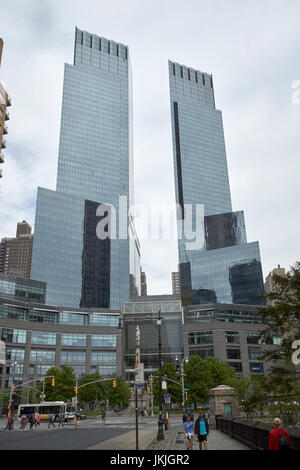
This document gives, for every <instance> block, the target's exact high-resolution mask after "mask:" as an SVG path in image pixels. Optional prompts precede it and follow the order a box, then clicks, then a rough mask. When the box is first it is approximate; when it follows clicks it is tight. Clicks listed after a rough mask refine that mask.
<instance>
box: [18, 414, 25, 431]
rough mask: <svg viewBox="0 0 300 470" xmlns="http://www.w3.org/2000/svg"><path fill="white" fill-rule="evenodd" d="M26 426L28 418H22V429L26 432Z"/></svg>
mask: <svg viewBox="0 0 300 470" xmlns="http://www.w3.org/2000/svg"><path fill="white" fill-rule="evenodd" d="M26 425H27V418H26V416H22V418H21V426H20V429H23V430H24V431H26Z"/></svg>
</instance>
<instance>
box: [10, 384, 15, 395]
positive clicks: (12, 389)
mask: <svg viewBox="0 0 300 470" xmlns="http://www.w3.org/2000/svg"><path fill="white" fill-rule="evenodd" d="M11 391H12V393H14V391H15V384H11Z"/></svg>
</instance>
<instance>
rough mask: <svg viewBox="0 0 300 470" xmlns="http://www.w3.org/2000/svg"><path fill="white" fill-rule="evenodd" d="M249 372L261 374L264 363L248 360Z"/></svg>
mask: <svg viewBox="0 0 300 470" xmlns="http://www.w3.org/2000/svg"><path fill="white" fill-rule="evenodd" d="M250 372H252V373H253V374H263V373H264V365H263V363H262V362H250Z"/></svg>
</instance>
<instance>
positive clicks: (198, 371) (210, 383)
mask: <svg viewBox="0 0 300 470" xmlns="http://www.w3.org/2000/svg"><path fill="white" fill-rule="evenodd" d="M184 373H185V374H186V376H185V380H184V383H185V386H186V387H187V388H189V389H190V391H189V392H188V401H190V402H193V403H207V402H208V392H209V390H210V389H211V388H214V387H217V386H218V385H229V386H234V385H236V384H237V377H236V373H235V371H234V370H233V369H232V367H230V366H229V364H227V362H222V361H220V360H219V359H216V358H213V357H206V358H201V357H200V356H193V355H192V356H190V357H189V361H188V363H187V364H186V365H185V367H184Z"/></svg>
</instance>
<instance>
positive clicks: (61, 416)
mask: <svg viewBox="0 0 300 470" xmlns="http://www.w3.org/2000/svg"><path fill="white" fill-rule="evenodd" d="M60 426H62V427H64V417H63V415H62V413H60V414H59V417H58V427H60Z"/></svg>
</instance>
